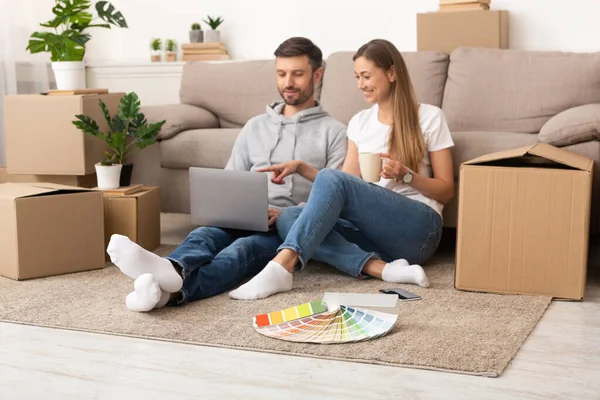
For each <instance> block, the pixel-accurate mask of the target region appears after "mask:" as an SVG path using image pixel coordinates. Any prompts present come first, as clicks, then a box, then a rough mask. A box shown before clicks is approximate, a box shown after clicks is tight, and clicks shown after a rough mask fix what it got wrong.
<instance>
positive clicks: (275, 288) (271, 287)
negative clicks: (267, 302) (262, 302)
mask: <svg viewBox="0 0 600 400" xmlns="http://www.w3.org/2000/svg"><path fill="white" fill-rule="evenodd" d="M293 281H294V280H293V277H292V274H291V273H289V272H288V271H287V270H286V269H285V268H283V267H282V266H281V264H279V263H277V262H275V261H269V263H268V264H267V266H266V267H265V268H264V269H263V270H262V271H260V272H259V274H258V275H256V276H255V277H254V278H252V279H251V280H250V281H249V282H247V283H245V284H244V285H242V286H240V287H239V288H237V289H236V290H234V291H232V292H230V293H229V296H230V297H232V298H234V299H238V300H256V299H264V298H265V297H269V296H271V295H273V294H275V293H280V292H289V291H290V290H292V284H293Z"/></svg>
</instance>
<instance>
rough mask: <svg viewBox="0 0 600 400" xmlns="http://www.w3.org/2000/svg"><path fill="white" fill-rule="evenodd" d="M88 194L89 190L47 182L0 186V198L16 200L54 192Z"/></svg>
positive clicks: (15, 183) (10, 183)
mask: <svg viewBox="0 0 600 400" xmlns="http://www.w3.org/2000/svg"><path fill="white" fill-rule="evenodd" d="M61 191H64V192H90V191H91V190H90V189H87V188H82V187H77V186H69V185H61V184H58V183H49V182H9V183H2V184H0V198H10V199H17V198H20V197H29V196H37V195H40V194H45V193H54V192H61Z"/></svg>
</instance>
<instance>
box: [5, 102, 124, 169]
mask: <svg viewBox="0 0 600 400" xmlns="http://www.w3.org/2000/svg"><path fill="white" fill-rule="evenodd" d="M122 96H123V93H108V94H86V95H60V96H57V95H55V96H45V95H12V96H5V98H4V116H5V119H6V160H7V167H8V173H9V174H33V175H88V174H92V173H94V172H95V167H94V164H96V163H97V162H99V161H101V160H102V159H104V157H105V155H104V152H105V150H106V146H105V144H104V142H102V141H101V140H99V139H97V138H94V137H92V136H90V135H86V134H84V133H83V132H81V131H80V130H79V129H77V128H76V127H75V125H73V124H72V121H74V120H75V115H77V114H84V115H87V116H89V117H91V118H93V119H94V120H95V121H96V122H97V123H98V126H99V128H100V130H102V131H103V132H105V131H106V129H107V124H106V121H105V120H104V117H103V114H102V110H101V109H100V106H99V103H98V100H102V101H104V103H106V105H107V107H108V109H109V111H110V113H111V115H114V114H115V113H116V112H117V107H118V104H119V101H120V100H121V97H122Z"/></svg>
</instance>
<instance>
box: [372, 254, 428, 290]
mask: <svg viewBox="0 0 600 400" xmlns="http://www.w3.org/2000/svg"><path fill="white" fill-rule="evenodd" d="M381 278H382V279H383V280H384V281H385V282H393V283H413V284H416V285H419V286H421V287H429V280H428V279H427V275H425V271H423V268H421V266H420V265H417V264H414V265H408V262H407V261H406V260H405V259H403V258H400V259H398V260H394V261H392V262H391V263H387V264H385V267H383V271H382V272H381Z"/></svg>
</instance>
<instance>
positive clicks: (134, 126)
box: [72, 92, 166, 189]
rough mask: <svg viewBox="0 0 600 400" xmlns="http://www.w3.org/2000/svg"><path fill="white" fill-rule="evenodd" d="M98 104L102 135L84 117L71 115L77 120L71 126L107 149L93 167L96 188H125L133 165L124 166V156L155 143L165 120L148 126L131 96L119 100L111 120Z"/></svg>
mask: <svg viewBox="0 0 600 400" xmlns="http://www.w3.org/2000/svg"><path fill="white" fill-rule="evenodd" d="M98 102H99V103H100V109H101V110H102V114H103V116H104V120H105V121H106V123H107V125H108V129H107V131H106V132H102V131H101V130H100V128H99V127H98V123H97V122H96V121H95V120H93V119H92V118H90V117H88V116H87V115H81V114H78V115H75V118H77V120H76V121H72V122H73V124H74V125H75V126H76V127H77V128H78V129H79V130H81V131H82V132H83V133H85V134H88V135H92V136H94V137H96V138H99V139H100V140H102V141H104V142H105V143H106V144H107V146H108V150H107V151H106V158H105V159H104V160H102V161H101V162H99V163H97V164H96V175H97V178H98V188H99V189H116V188H118V187H120V186H129V185H130V183H131V173H132V171H133V164H131V163H129V164H125V161H126V159H127V155H128V154H130V152H131V151H132V150H133V147H134V146H135V147H137V148H139V149H144V148H145V147H148V146H150V145H151V144H153V143H155V142H156V138H157V136H158V133H159V132H160V130H161V128H162V126H163V125H164V124H165V122H166V120H163V121H160V122H155V123H148V121H147V120H146V116H145V115H144V114H143V113H141V112H140V99H139V98H138V96H137V94H136V93H135V92H130V93H127V94H126V95H125V96H123V97H122V98H121V101H120V102H119V107H118V111H117V113H116V114H115V115H113V116H111V115H110V112H109V110H108V107H107V106H106V104H105V103H104V102H103V101H102V100H99V101H98Z"/></svg>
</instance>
